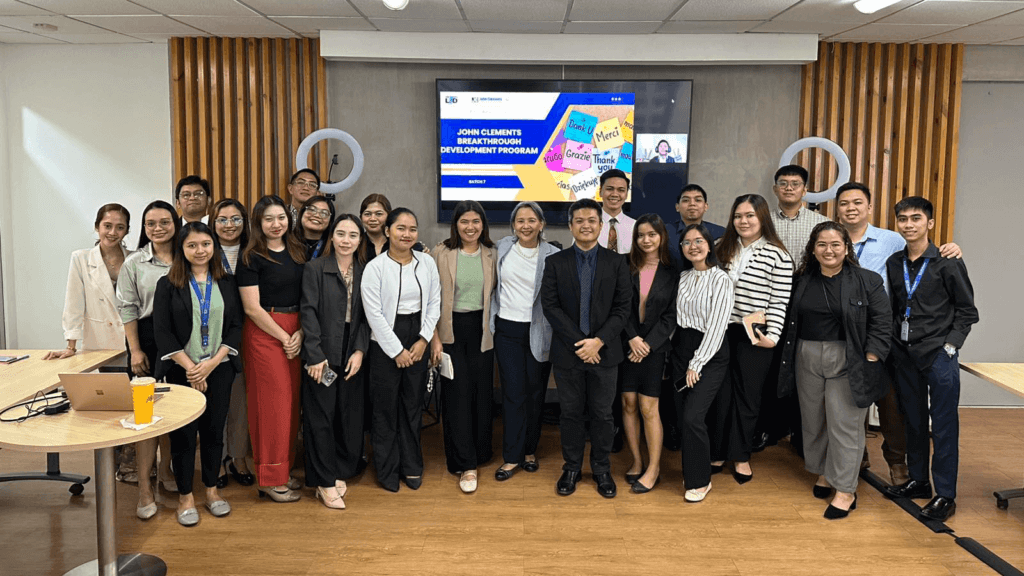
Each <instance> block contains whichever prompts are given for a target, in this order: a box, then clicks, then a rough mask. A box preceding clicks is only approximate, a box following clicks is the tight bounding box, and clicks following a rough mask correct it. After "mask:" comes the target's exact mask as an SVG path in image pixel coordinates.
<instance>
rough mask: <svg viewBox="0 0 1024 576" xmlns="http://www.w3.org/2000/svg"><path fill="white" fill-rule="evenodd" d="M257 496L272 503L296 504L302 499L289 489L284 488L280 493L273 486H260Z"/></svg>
mask: <svg viewBox="0 0 1024 576" xmlns="http://www.w3.org/2000/svg"><path fill="white" fill-rule="evenodd" d="M259 495H260V498H264V497H266V498H270V499H271V500H273V501H274V502H296V501H298V499H299V498H302V496H301V495H300V494H299V493H298V492H295V491H294V490H291V489H290V488H287V487H285V489H284V491H281V490H279V489H278V488H277V487H275V486H260V487H259Z"/></svg>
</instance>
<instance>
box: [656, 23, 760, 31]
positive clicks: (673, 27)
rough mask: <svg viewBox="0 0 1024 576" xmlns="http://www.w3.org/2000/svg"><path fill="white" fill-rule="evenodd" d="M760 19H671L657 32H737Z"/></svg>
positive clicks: (752, 25) (750, 26)
mask: <svg viewBox="0 0 1024 576" xmlns="http://www.w3.org/2000/svg"><path fill="white" fill-rule="evenodd" d="M760 23H761V20H686V21H682V20H673V21H671V22H666V23H665V25H664V26H662V27H661V28H658V33H659V34H662V33H664V34H739V33H742V32H746V31H747V30H750V29H751V28H753V27H755V26H757V25H758V24H760Z"/></svg>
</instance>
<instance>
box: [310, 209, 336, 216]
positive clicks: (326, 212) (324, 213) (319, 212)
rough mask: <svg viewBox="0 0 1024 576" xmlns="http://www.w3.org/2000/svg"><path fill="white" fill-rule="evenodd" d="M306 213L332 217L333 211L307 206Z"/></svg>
mask: <svg viewBox="0 0 1024 576" xmlns="http://www.w3.org/2000/svg"><path fill="white" fill-rule="evenodd" d="M306 214H309V215H311V216H319V217H321V218H330V217H331V211H330V210H318V209H316V208H306Z"/></svg>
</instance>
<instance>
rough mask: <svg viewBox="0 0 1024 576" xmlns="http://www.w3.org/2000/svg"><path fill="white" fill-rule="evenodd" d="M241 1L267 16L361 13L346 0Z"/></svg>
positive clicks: (344, 15) (356, 15) (348, 15)
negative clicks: (326, 0) (327, 0)
mask: <svg viewBox="0 0 1024 576" xmlns="http://www.w3.org/2000/svg"><path fill="white" fill-rule="evenodd" d="M241 2H242V3H244V4H245V5H246V6H248V7H250V8H252V9H253V10H257V11H259V12H260V13H262V14H266V15H267V16H341V17H355V18H358V17H359V13H358V12H356V11H355V9H354V8H352V6H351V5H350V4H349V3H348V2H346V1H345V0H330V1H329V2H325V1H324V0H241ZM378 4H380V2H378ZM456 12H457V11H456Z"/></svg>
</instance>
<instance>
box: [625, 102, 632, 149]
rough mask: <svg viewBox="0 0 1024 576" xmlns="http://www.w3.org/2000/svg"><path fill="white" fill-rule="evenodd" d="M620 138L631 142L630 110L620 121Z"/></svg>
mask: <svg viewBox="0 0 1024 576" xmlns="http://www.w3.org/2000/svg"><path fill="white" fill-rule="evenodd" d="M622 139H623V140H625V141H626V142H629V143H632V142H633V111H632V110H630V111H629V114H626V119H625V120H623V121H622Z"/></svg>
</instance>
